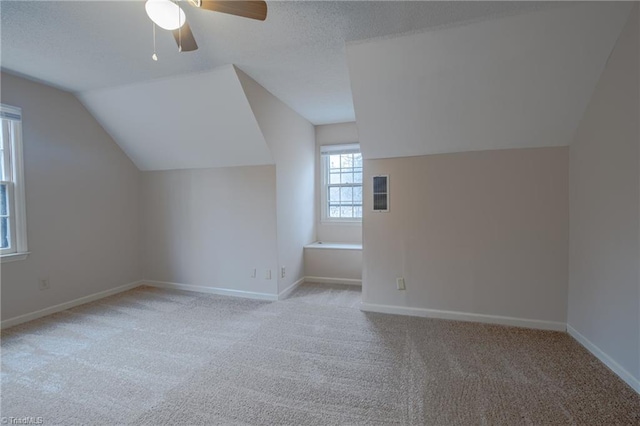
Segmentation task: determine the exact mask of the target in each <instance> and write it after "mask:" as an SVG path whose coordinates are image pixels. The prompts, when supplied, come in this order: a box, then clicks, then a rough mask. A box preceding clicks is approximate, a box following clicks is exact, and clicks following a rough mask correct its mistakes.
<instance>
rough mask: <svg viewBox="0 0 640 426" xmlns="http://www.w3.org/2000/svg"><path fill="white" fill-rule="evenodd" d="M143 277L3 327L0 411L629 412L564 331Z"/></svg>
mask: <svg viewBox="0 0 640 426" xmlns="http://www.w3.org/2000/svg"><path fill="white" fill-rule="evenodd" d="M359 297H360V293H359V289H358V288H354V287H348V286H330V285H314V284H307V285H304V286H302V287H300V288H299V289H297V290H296V291H295V292H294V293H293V294H292V295H291V297H290V298H289V299H287V300H284V301H280V302H273V303H271V302H260V301H253V300H247V299H236V298H231V297H222V296H213V295H206V294H197V293H188V292H177V291H168V290H160V289H154V288H149V287H141V288H137V289H134V290H132V291H129V292H126V293H122V294H119V295H117V296H113V297H110V298H108V299H103V300H101V301H98V302H95V303H92V304H88V305H84V306H80V307H77V308H74V309H70V310H68V311H65V312H61V313H58V314H55V315H52V316H50V317H47V318H43V319H41V320H37V321H34V322H31V323H28V324H23V325H20V326H17V327H14V328H11V329H9V330H6V331H4V332H3V333H2V373H1V374H2V389H1V390H2V403H1V408H2V413H1V416H3V417H14V418H23V417H25V416H29V417H42V419H43V421H44V424H64V425H69V424H105V425H112V424H145V425H163V424H188V425H196V424H245V425H246V424H253V425H266V424H290V425H308V424H318V425H326V424H350V425H353V424H405V425H417V424H433V425H447V424H456V425H466V424H491V425H498V424H505V425H521V424H534V425H542V424H553V425H558V424H579V425H584V424H593V425H604V424H606V425H611V424H635V425H638V424H640V396H638V395H637V394H636V393H634V392H633V391H632V390H631V388H629V387H627V386H626V385H625V384H624V383H623V382H622V381H621V380H620V379H618V378H617V377H616V376H615V375H614V374H613V373H611V372H610V371H609V370H608V369H607V368H606V367H605V366H603V365H602V364H601V363H600V362H599V361H597V360H596V359H595V358H594V357H593V356H591V355H590V354H589V353H588V352H587V351H586V350H585V349H583V348H582V347H581V346H580V345H579V344H578V343H576V342H575V341H573V340H572V339H571V338H570V337H569V336H567V335H566V334H564V333H557V332H546V331H533V330H525V329H518V328H509V327H500V326H490V325H480V324H473V323H464V322H453V321H443V320H429V319H421V318H411V317H400V316H391V315H381V314H365V313H362V312H360V311H359V310H358V309H357V304H358V302H359Z"/></svg>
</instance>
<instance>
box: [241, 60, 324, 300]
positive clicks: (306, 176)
mask: <svg viewBox="0 0 640 426" xmlns="http://www.w3.org/2000/svg"><path fill="white" fill-rule="evenodd" d="M236 71H237V73H238V77H239V79H240V82H241V84H242V87H243V89H244V91H245V94H246V95H247V99H248V100H249V104H250V105H251V109H252V110H253V113H254V115H255V117H256V120H257V122H258V125H259V126H260V130H261V131H262V134H263V135H264V138H265V140H266V141H267V144H268V145H269V148H270V149H271V154H272V156H273V158H274V160H275V163H276V200H277V223H278V236H277V237H278V252H277V253H278V258H279V266H280V267H283V266H284V267H285V268H286V276H285V277H284V278H282V277H281V276H280V274H278V286H279V291H280V292H282V291H283V290H285V289H287V288H288V287H289V286H291V285H292V284H293V283H295V282H296V281H298V280H300V279H301V278H302V277H304V253H303V247H304V246H305V245H306V244H309V243H311V242H313V241H314V240H315V238H316V228H315V223H316V219H315V212H316V208H315V187H314V177H315V167H314V166H315V162H314V157H315V156H314V147H315V133H314V128H313V125H312V124H311V123H309V122H308V121H307V120H306V119H304V118H303V117H302V116H300V115H299V114H298V113H296V112H295V111H293V110H292V109H291V108H289V107H288V106H287V105H285V104H284V103H283V102H282V101H280V100H279V99H278V98H276V97H275V96H273V95H272V94H271V93H269V92H268V91H267V90H266V89H264V88H263V87H262V86H260V85H259V84H258V83H257V82H256V81H254V80H253V79H251V77H249V76H248V75H246V74H245V73H244V72H242V71H241V70H239V69H236Z"/></svg>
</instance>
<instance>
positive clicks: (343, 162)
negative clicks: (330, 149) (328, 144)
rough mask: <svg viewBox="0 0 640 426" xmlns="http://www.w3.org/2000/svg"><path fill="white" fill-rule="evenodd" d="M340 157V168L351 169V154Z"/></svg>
mask: <svg viewBox="0 0 640 426" xmlns="http://www.w3.org/2000/svg"><path fill="white" fill-rule="evenodd" d="M340 157H341V158H340V167H342V168H343V169H348V168H350V167H353V154H342V155H341V156H340Z"/></svg>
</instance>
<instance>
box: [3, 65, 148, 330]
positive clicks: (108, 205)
mask: <svg viewBox="0 0 640 426" xmlns="http://www.w3.org/2000/svg"><path fill="white" fill-rule="evenodd" d="M1 78H2V82H1V85H2V102H3V103H6V104H9V105H14V106H18V107H21V108H22V112H23V124H22V126H23V144H24V163H25V164H24V165H25V180H26V182H25V187H26V204H27V228H28V229H27V230H28V241H29V250H30V251H31V254H30V255H29V257H28V259H27V260H25V261H18V262H11V263H3V264H2V266H1V272H2V319H3V320H4V319H8V318H13V317H15V316H18V315H22V314H26V313H30V312H34V311H37V310H40V309H43V308H47V307H50V306H52V305H56V304H59V303H64V302H68V301H71V300H73V299H77V298H80V297H84V296H87V295H90V294H93V293H97V292H101V291H105V290H109V289H111V288H114V287H118V286H121V285H124V284H128V283H131V282H134V281H137V280H139V279H140V278H141V271H140V268H139V262H138V250H139V244H138V243H139V240H138V195H139V180H140V173H139V171H138V169H137V168H136V167H135V166H134V165H133V163H132V162H131V160H129V158H127V156H126V155H125V154H124V153H123V152H122V151H121V150H120V148H118V145H116V143H115V142H114V141H113V140H112V139H111V138H110V137H109V135H108V134H107V133H106V132H105V131H104V130H103V129H102V127H100V125H99V124H98V123H97V122H96V121H95V120H94V119H93V117H92V116H91V115H90V114H89V113H88V112H87V111H86V110H85V108H84V107H83V106H82V104H81V103H80V102H79V101H78V100H77V99H76V98H75V97H74V96H73V95H72V94H70V93H67V92H63V91H60V90H57V89H54V88H51V87H49V86H45V85H42V84H38V83H34V82H32V81H28V80H25V79H22V78H19V77H15V76H13V75H8V74H4V73H3V74H2V75H1ZM45 277H46V278H49V280H50V286H51V288H50V289H48V290H43V291H41V290H39V285H38V283H39V279H41V278H45Z"/></svg>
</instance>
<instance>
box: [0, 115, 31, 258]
mask: <svg viewBox="0 0 640 426" xmlns="http://www.w3.org/2000/svg"><path fill="white" fill-rule="evenodd" d="M0 119H1V121H0V123H1V129H0V131H2V138H3V140H4V141H8V142H9V143H8V145H7V148H8V149H7V151H6V152H5V153H4V154H5V155H4V156H3V157H4V160H5V167H6V168H8V169H9V170H10V172H9V177H10V179H9V180H3V181H2V183H3V184H6V185H7V193H8V202H9V206H8V213H9V234H10V242H11V247H9V248H8V249H0V261H1V262H2V263H5V262H9V261H14V260H24V259H26V258H27V255H28V254H29V250H28V246H27V211H26V202H25V188H24V156H23V150H22V109H21V108H18V107H14V106H10V105H5V104H0Z"/></svg>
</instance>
